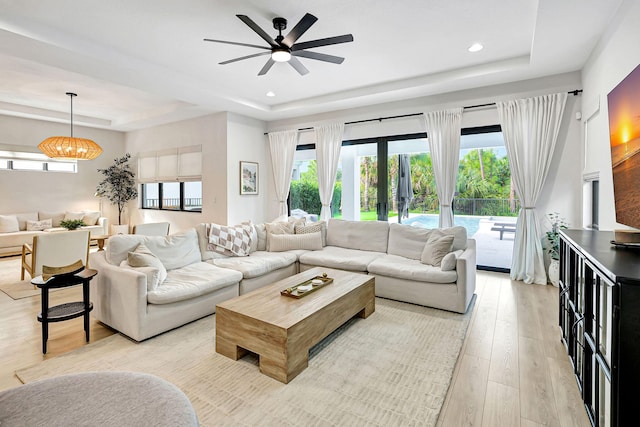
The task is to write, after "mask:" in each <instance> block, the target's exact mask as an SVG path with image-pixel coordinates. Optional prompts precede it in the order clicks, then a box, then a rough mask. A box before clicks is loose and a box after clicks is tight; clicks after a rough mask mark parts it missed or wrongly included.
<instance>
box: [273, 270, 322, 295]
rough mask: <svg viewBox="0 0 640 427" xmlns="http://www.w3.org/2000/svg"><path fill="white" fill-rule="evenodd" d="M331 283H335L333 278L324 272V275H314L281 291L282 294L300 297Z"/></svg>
mask: <svg viewBox="0 0 640 427" xmlns="http://www.w3.org/2000/svg"><path fill="white" fill-rule="evenodd" d="M330 283H333V279H332V278H331V277H327V273H324V274H323V275H322V276H316V277H312V278H311V279H309V280H305V281H304V282H302V283H298V284H297V285H294V286H291V287H290V288H287V289H284V290H282V291H280V295H284V296H286V297H291V298H296V299H299V298H302V297H303V296H305V295H309V294H310V293H312V292H315V291H317V290H318V289H320V288H323V287H325V286H327V285H328V284H330Z"/></svg>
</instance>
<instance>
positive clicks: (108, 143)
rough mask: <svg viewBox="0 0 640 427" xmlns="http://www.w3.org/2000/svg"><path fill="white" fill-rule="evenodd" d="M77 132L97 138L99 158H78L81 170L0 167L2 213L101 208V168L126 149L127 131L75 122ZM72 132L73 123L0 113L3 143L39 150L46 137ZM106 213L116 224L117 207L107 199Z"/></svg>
mask: <svg viewBox="0 0 640 427" xmlns="http://www.w3.org/2000/svg"><path fill="white" fill-rule="evenodd" d="M73 130H74V135H75V136H77V137H80V138H89V139H92V140H94V141H95V142H96V143H97V144H98V145H100V146H101V147H102V149H103V150H104V151H103V152H102V154H101V155H100V156H99V157H98V158H97V159H95V160H80V161H78V173H61V172H38V171H7V170H0V214H4V213H20V212H36V211H50V212H51V211H71V210H85V209H87V210H98V209H99V205H100V202H99V200H98V199H97V198H95V197H94V196H93V195H94V193H95V191H96V186H97V185H98V183H99V182H100V181H101V180H102V178H103V175H102V174H100V173H98V169H104V168H107V167H109V166H110V165H111V163H112V162H113V159H114V158H116V157H118V156H121V155H122V153H123V152H124V133H121V132H114V131H108V130H101V129H92V128H86V127H81V126H74V129H73ZM56 135H62V136H65V135H69V125H68V124H63V123H53V122H45V121H41V120H32V119H23V118H18V117H11V116H2V115H0V144H8V145H15V146H24V147H25V151H33V150H34V149H36V150H37V148H36V147H37V145H38V144H39V143H40V142H42V141H43V140H44V139H46V138H48V137H50V136H56ZM103 211H104V215H105V216H108V217H109V220H110V222H111V223H112V224H113V223H114V222H117V217H118V215H117V209H114V208H113V207H111V206H110V205H108V202H106V201H105V203H104V209H103Z"/></svg>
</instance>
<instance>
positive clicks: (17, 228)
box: [0, 211, 109, 256]
mask: <svg viewBox="0 0 640 427" xmlns="http://www.w3.org/2000/svg"><path fill="white" fill-rule="evenodd" d="M65 218H66V219H82V220H83V221H84V222H85V224H87V225H86V226H84V227H82V228H83V229H86V230H89V231H90V233H91V234H92V235H106V234H109V219H108V218H105V217H102V216H101V215H100V212H97V211H82V212H46V211H41V212H26V213H18V214H0V256H9V255H19V254H20V253H21V251H22V245H23V244H24V243H28V244H31V243H33V236H35V235H36V234H39V233H47V232H53V231H60V230H62V229H61V228H60V221H62V220H64V219H65ZM46 220H51V225H43V224H49V222H48V221H47V222H46V223H45V222H43V221H46ZM29 226H31V227H29ZM30 228H36V229H30Z"/></svg>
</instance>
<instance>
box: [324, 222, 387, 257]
mask: <svg viewBox="0 0 640 427" xmlns="http://www.w3.org/2000/svg"><path fill="white" fill-rule="evenodd" d="M388 240H389V223H388V222H386V221H346V220H342V219H333V218H331V219H330V220H329V224H328V226H327V245H328V246H339V247H341V248H347V249H359V250H363V251H374V252H387V241H388Z"/></svg>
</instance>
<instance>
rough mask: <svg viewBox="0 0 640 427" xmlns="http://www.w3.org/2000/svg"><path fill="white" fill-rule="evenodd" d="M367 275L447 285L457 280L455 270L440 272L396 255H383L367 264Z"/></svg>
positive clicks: (438, 269) (436, 268)
mask: <svg viewBox="0 0 640 427" xmlns="http://www.w3.org/2000/svg"><path fill="white" fill-rule="evenodd" d="M369 273H371V274H374V275H380V276H387V277H396V278H398V279H406V280H413V281H416V282H429V283H445V284H449V283H455V281H456V280H458V274H457V272H456V271H455V270H453V271H442V270H441V269H440V267H434V266H432V265H426V264H422V263H421V262H420V261H418V260H415V259H408V258H405V257H401V256H398V255H383V256H381V257H378V258H376V259H375V260H374V261H372V262H371V263H370V264H369Z"/></svg>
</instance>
